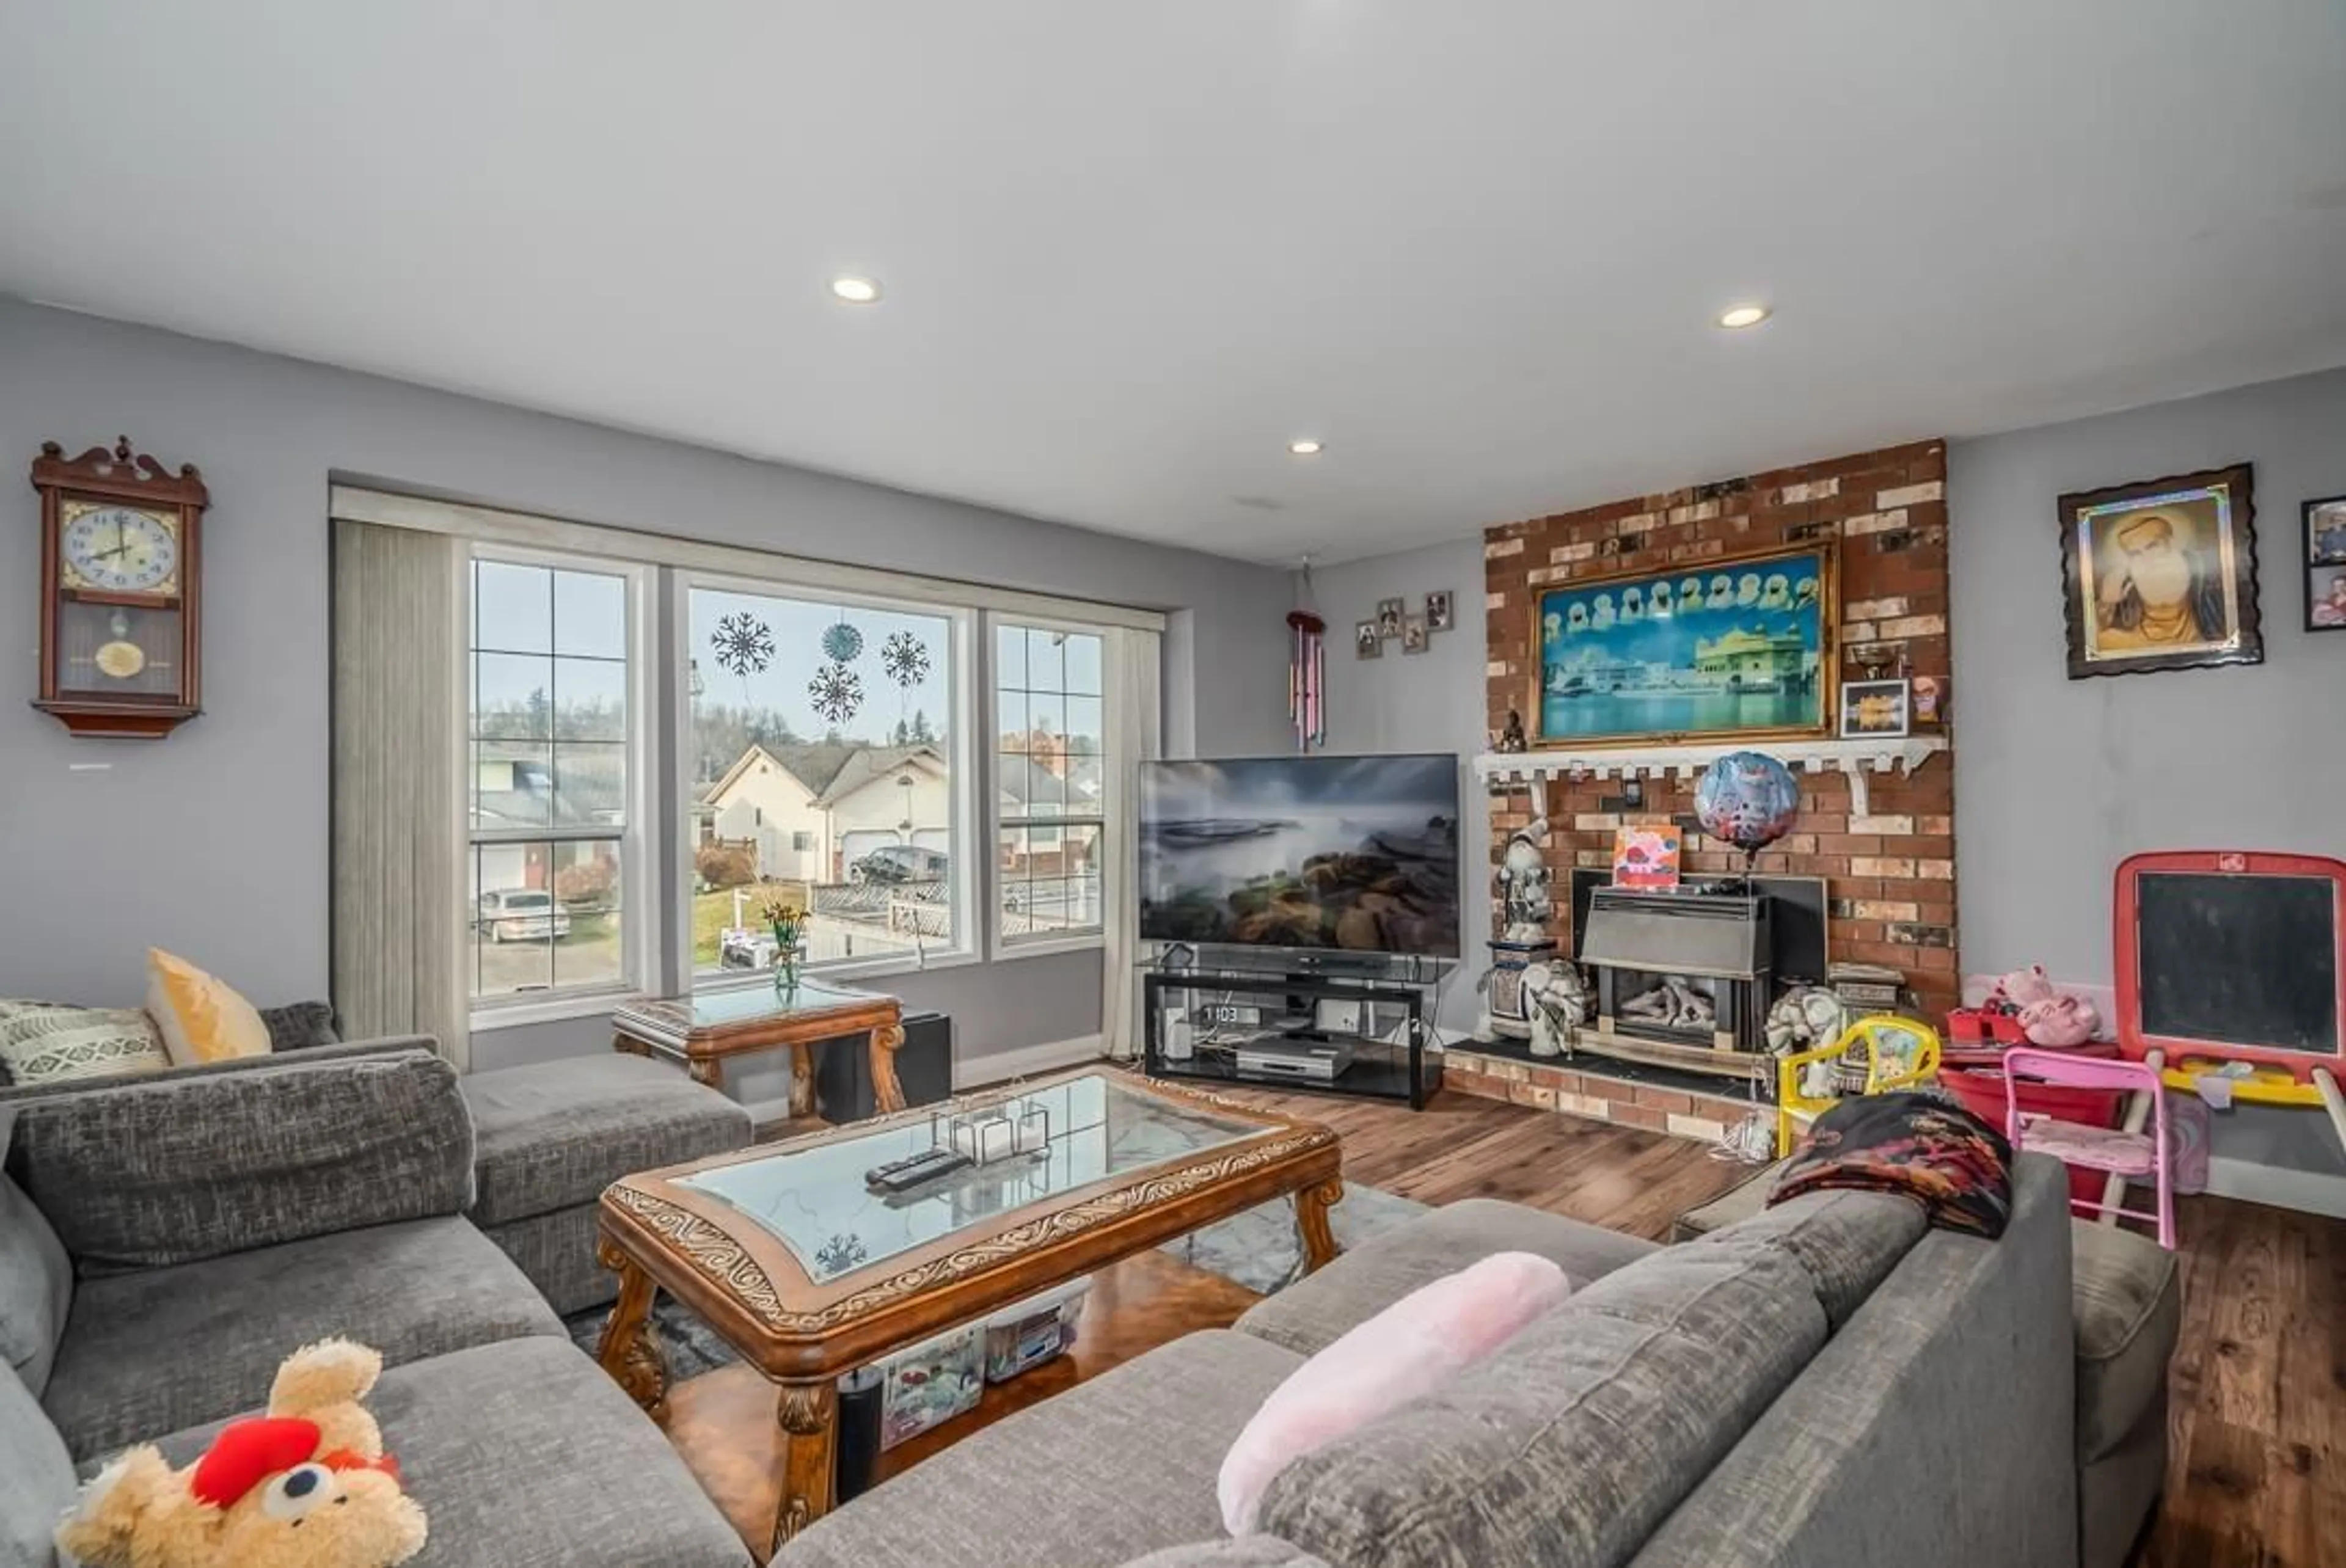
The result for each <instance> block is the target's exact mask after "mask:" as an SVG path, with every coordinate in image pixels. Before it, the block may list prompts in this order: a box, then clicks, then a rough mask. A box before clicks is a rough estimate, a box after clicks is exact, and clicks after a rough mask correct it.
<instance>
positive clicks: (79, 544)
mask: <svg viewBox="0 0 2346 1568" xmlns="http://www.w3.org/2000/svg"><path fill="white" fill-rule="evenodd" d="M64 549H65V558H66V559H65V565H66V586H68V587H80V588H95V589H97V590H99V591H101V592H105V593H114V594H168V593H173V592H176V591H177V590H178V587H179V520H178V519H177V518H176V517H175V516H173V515H172V514H169V513H166V512H148V511H145V510H142V509H141V508H139V507H136V506H108V505H90V504H73V503H67V504H66V514H65V539H64Z"/></svg>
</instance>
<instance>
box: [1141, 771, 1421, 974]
mask: <svg viewBox="0 0 2346 1568" xmlns="http://www.w3.org/2000/svg"><path fill="white" fill-rule="evenodd" d="M1140 934H1141V935H1142V936H1143V937H1144V938H1147V939H1148V940H1151V941H1158V942H1233V943H1247V944H1251V945H1257V946H1264V947H1296V948H1338V949H1345V950H1349V951H1352V952H1395V953H1422V954H1428V955H1431V956H1433V957H1440V958H1455V957H1457V956H1458V759H1456V758H1455V757H1450V756H1418V757H1298V758H1262V759H1244V760H1239V761H1233V762H1151V763H1148V764H1145V765H1144V766H1143V767H1142V769H1141V776H1140Z"/></svg>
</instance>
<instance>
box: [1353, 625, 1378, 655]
mask: <svg viewBox="0 0 2346 1568" xmlns="http://www.w3.org/2000/svg"><path fill="white" fill-rule="evenodd" d="M1352 651H1353V652H1354V653H1355V654H1357V655H1358V656H1359V657H1362V658H1382V657H1385V639H1384V634H1383V633H1382V632H1380V631H1379V630H1377V623H1376V622H1374V621H1361V622H1358V623H1356V624H1355V625H1354V626H1353V627H1352Z"/></svg>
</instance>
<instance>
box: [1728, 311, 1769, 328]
mask: <svg viewBox="0 0 2346 1568" xmlns="http://www.w3.org/2000/svg"><path fill="white" fill-rule="evenodd" d="M1773 314H1774V312H1773V311H1770V310H1769V309H1768V307H1767V306H1765V305H1737V306H1735V307H1733V308H1732V309H1730V310H1726V311H1720V312H1719V325H1720V326H1722V327H1728V328H1735V327H1756V326H1758V325H1759V324H1760V322H1762V321H1766V320H1767V319H1768V318H1769V317H1770V315H1773Z"/></svg>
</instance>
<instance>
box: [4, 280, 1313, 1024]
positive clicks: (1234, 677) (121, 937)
mask: <svg viewBox="0 0 2346 1568" xmlns="http://www.w3.org/2000/svg"><path fill="white" fill-rule="evenodd" d="M126 432H127V433H128V434H129V435H130V437H131V438H132V440H133V442H134V443H136V444H137V445H138V447H139V449H140V450H142V451H146V452H150V453H154V454H155V455H156V456H158V458H160V459H161V460H163V461H164V462H166V463H170V464H173V465H177V464H178V463H197V464H198V465H199V466H200V467H201V468H202V470H203V473H204V477H205V480H206V482H207V483H208V484H209V485H210V488H211V494H212V509H211V512H210V514H209V517H208V519H207V522H206V528H205V603H204V627H205V639H204V697H205V713H204V717H203V718H200V719H199V720H198V721H196V722H195V723H193V724H191V725H189V726H187V727H186V728H183V729H181V730H180V731H179V734H177V735H176V736H174V737H172V738H170V739H169V740H168V741H165V742H163V743H161V744H159V745H154V744H147V743H141V742H121V741H112V742H108V741H87V740H85V741H74V740H71V739H69V738H67V737H66V733H65V731H64V730H63V729H62V728H60V727H59V726H58V725H57V724H56V721H54V720H52V719H50V718H46V717H45V716H43V715H41V714H38V713H36V712H35V711H34V710H33V709H31V708H28V707H26V705H25V702H24V700H23V698H26V697H31V696H32V695H33V693H34V691H35V689H36V682H37V667H38V665H37V661H38V640H39V633H38V630H37V620H36V615H37V612H38V602H39V600H38V589H37V585H36V581H37V576H38V566H39V545H38V536H37V528H36V519H37V515H38V514H37V510H36V504H35V497H34V494H33V491H32V489H31V488H30V486H29V485H27V484H24V483H23V482H22V481H21V480H5V479H0V648H14V649H15V650H16V651H15V657H13V658H11V659H9V660H8V661H7V664H6V667H7V668H8V669H10V670H12V671H14V675H13V676H12V677H10V679H9V680H8V681H7V682H6V683H5V687H0V698H5V699H0V890H4V891H5V896H0V995H25V994H32V995H40V996H54V997H60V998H66V999H72V1000H86V1001H89V1002H114V1003H120V1002H126V1001H129V1000H132V999H135V998H137V997H138V996H139V995H140V994H141V993H142V992H143V988H144V983H145V981H144V967H143V957H144V953H145V951H146V949H147V948H148V945H150V944H153V945H157V946H162V947H168V948H171V949H173V950H175V951H178V952H182V953H185V954H186V955H187V956H188V957H189V958H190V959H193V960H195V961H196V962H199V963H201V964H203V965H205V966H206V967H208V968H210V969H212V970H214V971H216V972H218V973H219V974H220V975H221V976H222V977H223V978H225V979H228V980H230V982H231V983H234V984H235V985H237V986H238V988H239V989H240V990H242V991H244V992H245V993H247V994H249V995H250V996H252V997H254V998H255V999H257V1000H264V1001H279V1000H285V999H290V998H293V997H299V996H312V995H321V994H323V993H324V991H325V989H326V980H327V939H326V909H327V897H326V842H327V797H326V764H327V731H326V725H327V715H326V697H327V668H326V654H327V633H326V609H327V592H326V545H327V527H326V490H327V484H328V482H329V477H330V475H334V474H342V475H345V476H356V477H363V478H367V479H370V480H373V481H377V482H381V483H384V484H389V485H391V486H393V487H408V488H414V489H419V490H428V491H431V492H433V493H435V494H447V495H453V496H457V497H462V498H464V499H469V500H474V501H480V502H485V503H490V504H498V505H505V506H511V507H515V508H520V509H524V510H530V511H536V512H541V513H545V514H551V515H555V516H561V517H572V518H578V519H583V520H586V521H591V522H597V523H607V524H617V525H622V526H629V527H637V528H644V529H651V530H657V531H661V532H668V533H673V534H678V535H689V536H693V537H698V538H702V539H709V540H714V541H717V542H720V543H723V544H729V545H748V546H751V547H757V548H764V549H772V550H779V551H785V552H789V553H791V554H796V555H810V556H819V557H822V558H826V559H831V560H841V561H852V562H856V563H858V564H862V565H875V566H893V567H902V568H907V569H913V570H918V571H921V572H924V573H930V574H933V575H945V576H954V577H961V578H964V579H967V580H970V581H974V582H984V583H994V584H1004V585H1013V586H1016V587H1022V588H1031V589H1035V590H1037V591H1040V592H1045V593H1054V594H1064V595H1068V596H1075V597H1080V598H1090V599H1098V600H1104V601H1109V602H1114V603H1119V604H1127V605H1140V606H1153V607H1159V608H1166V609H1185V610H1187V611H1188V612H1189V613H1188V615H1187V616H1183V617H1182V618H1181V620H1182V624H1181V626H1180V627H1179V631H1180V635H1179V636H1175V637H1170V638H1168V648H1169V650H1170V651H1169V653H1168V664H1167V669H1166V672H1165V678H1166V690H1167V708H1168V714H1169V715H1171V716H1173V720H1174V721H1173V722H1172V723H1171V724H1170V725H1168V729H1169V730H1170V732H1171V733H1173V734H1174V735H1176V736H1177V737H1178V738H1180V739H1181V740H1182V741H1184V742H1187V743H1188V744H1190V745H1194V746H1195V747H1196V748H1198V749H1199V750H1201V751H1206V752H1212V753H1249V752H1262V751H1271V750H1276V749H1278V748H1280V746H1281V745H1282V744H1283V743H1284V737H1285V733H1286V716H1285V712H1284V708H1285V701H1284V687H1283V681H1282V673H1281V672H1282V671H1283V669H1284V667H1285V662H1286V655H1285V647H1286V628H1285V626H1284V625H1283V624H1282V617H1283V616H1284V614H1285V612H1286V610H1287V608H1288V602H1289V601H1288V594H1289V585H1288V581H1287V577H1286V575H1285V574H1284V573H1280V572H1276V571H1272V570H1268V569H1265V568H1261V567H1258V566H1252V565H1245V564H1241V563H1238V562H1232V561H1227V560H1221V559H1218V558H1215V557H1212V556H1207V555H1198V554H1195V553H1192V552H1188V551H1183V550H1174V549H1166V548H1160V547H1158V546H1155V545H1144V544H1140V543H1137V542H1134V541H1129V540H1123V539H1117V538H1113V537H1109V536H1107V535H1097V534H1090V533H1086V532H1082V531H1079V530H1076V529H1070V528H1064V527H1059V526H1056V525H1054V524H1046V523H1039V522H1035V521H1034V520H1032V519H1028V518H1023V517H1015V516H1011V515H1008V514H1003V513H999V512H992V511H987V510H984V509H982V508H979V507H974V506H965V505H962V504H956V503H954V502H949V501H941V500H936V499H933V498H931V497H926V496H920V495H913V494H904V493H903V492H899V491H892V490H887V489H882V488H879V487H876V486H872V485H868V484H856V483H854V482H852V481H848V480H842V479H835V478H831V477H828V476H825V475H822V474H818V473H808V472H806V471H803V470H800V469H793V468H787V467H783V466H780V465H777V464H773V463H755V462H750V461H749V460H746V459H742V458H738V457H731V456H728V455H725V454H723V453H716V452H710V451H707V450H704V449H700V448H696V447H690V446H685V445H681V444H678V443H671V442H665V441H658V440H653V439H649V438H647V437H642V436H636V435H628V434H625V433H619V432H616V431H612V430H607V429H604V428H601V427H598V426H595V425H589V424H584V423H577V422H575V421H570V420H563V419H556V418H552V417H549V416H546V415H541V414H534V413H528V412H522V411H520V410H517V409H513V408H509V407H505V406H503V405H499V404H495V403H487V402H479V401H477V400H474V399H470V398H465V397H461V396H457V395H454V394H452V393H447V392H433V391H429V390H426V389H423V388H420V387H414V386H409V385H405V384H403V383H400V382H389V381H384V380H381V379H379V378H375V377H370V376H363V375H357V374H353V373H351V372H343V371H337V370H332V369H328V368H325V367H322V366H318V365H312V364H307V363H303V362H301V361H293V360H287V359H280V358H276V357H273V356H270V355H265V354H258V353H253V352H250V351H245V350H240V349H236V348H231V347H228V346H225V345H221V344H218V343H209V342H203V341H197V340H194V339H189V338H183V337H179V336H175V335H173V334H170V333H166V332H159V331H151V330H148V329H145V328H139V327H133V326H127V325H123V324H120V323H117V322H109V321H98V320H95V319H93V318H89V317H84V316H76V315H73V314H69V313H66V312H63V311H51V310H46V309H42V308H38V307H36V306H32V305H27V304H24V303H22V302H19V301H15V300H6V299H0V459H6V458H7V454H9V453H14V454H15V457H14V458H13V459H9V460H10V461H15V462H22V463H30V462H31V460H32V458H33V456H34V454H35V453H36V452H37V451H38V450H39V448H40V443H42V442H43V441H44V440H56V441H58V442H61V443H64V444H65V445H66V447H67V448H68V449H69V450H71V451H74V452H78V451H79V450H80V449H81V448H83V447H85V446H88V445H92V444H97V443H108V442H111V441H112V440H113V439H114V437H115V436H116V435H117V434H118V433H126ZM1036 460H1037V461H1039V462H1047V461H1048V460H1049V457H1048V453H1040V452H1038V453H1037V456H1036ZM18 472H19V473H21V472H22V471H21V470H19V471H18ZM8 690H13V692H15V694H16V695H15V697H5V691H8ZM1098 970H1099V964H1098V961H1097V959H1096V957H1095V956H1093V955H1089V954H1074V955H1068V956H1063V957H1058V958H1034V959H1021V960H1016V961H1013V962H1006V963H1002V964H996V965H988V966H984V968H980V969H974V970H973V969H964V970H959V971H949V972H937V973H934V974H928V975H915V976H910V977H906V978H905V979H904V980H903V982H902V983H901V984H898V983H895V982H891V985H892V988H894V989H897V990H899V991H901V993H903V996H904V997H905V999H906V1001H907V1002H908V1003H911V1004H914V1005H921V1006H933V1007H937V1008H941V1009H943V1010H944V1011H946V1012H949V1013H952V1014H953V1015H954V1021H955V1025H956V1029H957V1033H958V1044H959V1049H960V1052H961V1054H963V1055H964V1057H966V1056H971V1055H977V1054H986V1053H991V1052H996V1051H1002V1050H1009V1049H1015V1048H1016V1047H1019V1046H1024V1045H1032V1044H1042V1043H1045V1042H1049V1041H1055V1040H1064V1039H1071V1038H1075V1037H1077V1036H1081V1035H1086V1034H1090V1033H1095V1032H1096V1030H1097V1029H1098V1027H1099V972H1098ZM607 1044H608V1036H607V1032H605V1031H604V1030H603V1029H602V1028H601V1027H600V1026H599V1025H597V1024H594V1023H570V1024H565V1025H559V1026H553V1025H549V1026H547V1027H546V1028H543V1029H535V1030H528V1031H513V1032H507V1033H501V1034H500V1035H498V1036H483V1037H482V1039H481V1041H480V1042H479V1044H478V1047H477V1051H476V1054H477V1056H478V1058H479V1059H480V1060H481V1061H482V1062H483V1064H494V1063H495V1062H497V1061H500V1060H505V1059H509V1058H510V1057H512V1056H515V1055H541V1054H549V1053H557V1052H560V1051H565V1050H570V1049H595V1048H605V1047H607Z"/></svg>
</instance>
